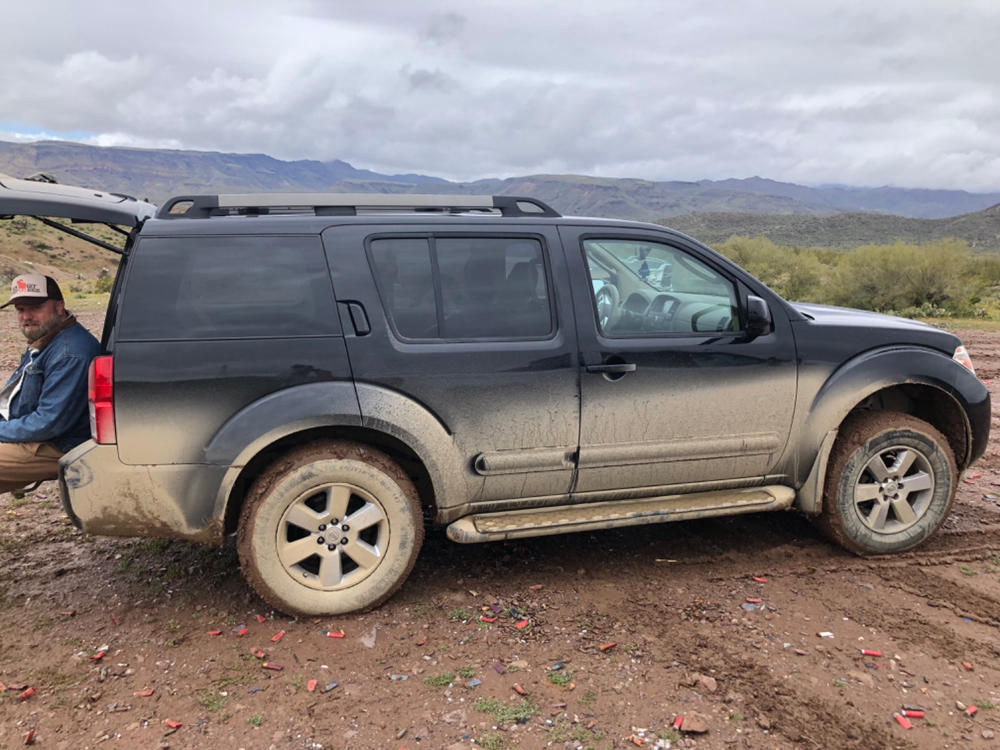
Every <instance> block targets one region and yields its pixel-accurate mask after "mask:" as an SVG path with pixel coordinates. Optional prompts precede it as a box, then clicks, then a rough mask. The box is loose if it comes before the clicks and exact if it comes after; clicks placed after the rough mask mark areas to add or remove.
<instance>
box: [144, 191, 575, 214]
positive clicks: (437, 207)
mask: <svg viewBox="0 0 1000 750" xmlns="http://www.w3.org/2000/svg"><path fill="white" fill-rule="evenodd" d="M303 211H311V212H312V213H314V214H315V215H316V216H356V215H357V214H358V212H359V211H360V212H380V211H418V212H424V211H435V212H442V213H467V212H470V211H472V212H475V211H483V212H490V213H492V212H494V211H499V212H500V214H501V215H502V216H508V217H539V216H547V217H558V216H559V213H557V212H556V211H555V210H554V209H553V208H552V207H551V206H549V205H548V204H546V203H543V202H542V201H540V200H538V199H537V198H523V197H518V196H513V195H421V194H418V193H392V194H389V193H228V194H220V195H179V196H176V197H174V198H171V199H169V200H168V201H166V203H164V204H163V206H162V207H161V208H160V211H159V213H157V215H156V216H157V218H159V219H207V218H208V217H210V216H231V215H243V216H257V215H261V214H271V213H298V212H303Z"/></svg>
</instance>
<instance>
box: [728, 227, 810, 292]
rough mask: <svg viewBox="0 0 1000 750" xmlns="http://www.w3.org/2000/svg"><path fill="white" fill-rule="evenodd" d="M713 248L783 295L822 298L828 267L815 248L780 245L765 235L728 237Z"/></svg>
mask: <svg viewBox="0 0 1000 750" xmlns="http://www.w3.org/2000/svg"><path fill="white" fill-rule="evenodd" d="M716 249H717V250H718V251H719V252H721V253H722V254H723V255H725V256H726V257H728V258H730V259H731V260H733V261H734V262H736V263H738V264H739V265H741V266H742V267H743V268H745V269H746V270H747V271H749V272H750V273H752V274H753V275H754V276H756V277H757V278H758V279H760V280H761V281H763V282H764V283H765V284H767V285H768V286H769V287H770V288H771V289H773V290H774V291H776V292H777V293H778V294H780V295H781V296H782V297H784V298H785V299H789V300H796V301H802V302H820V301H822V296H823V287H824V281H825V279H826V277H827V276H828V275H829V268H828V267H827V266H825V265H824V264H823V263H821V262H820V260H819V257H818V255H817V252H816V251H813V250H801V249H799V248H790V247H783V246H782V245H776V244H775V243H773V242H771V241H770V240H769V239H767V238H765V237H753V238H751V237H730V238H729V239H728V240H726V241H725V242H724V243H722V244H721V245H718V246H717V247H716Z"/></svg>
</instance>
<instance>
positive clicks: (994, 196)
mask: <svg viewBox="0 0 1000 750" xmlns="http://www.w3.org/2000/svg"><path fill="white" fill-rule="evenodd" d="M36 172H46V173H48V174H51V175H53V176H54V177H55V178H56V179H57V180H58V181H59V182H64V183H70V184H76V185H83V186H86V187H92V188H98V189H102V190H109V191H115V192H121V193H127V194H129V195H134V196H136V197H140V198H148V199H150V200H152V201H153V202H154V203H158V202H162V201H163V200H165V199H166V198H168V197H170V196H172V195H181V194H198V193H219V192H255V191H275V190H277V191H329V192H356V191H357V192H362V191H364V192H367V191H371V192H388V193H396V192H424V193H426V192H434V193H460V194H470V193H480V194H483V193H485V194H500V195H529V196H533V197H536V198H540V199H542V200H544V201H546V202H548V203H550V204H551V205H552V206H553V207H554V208H555V209H556V210H557V211H559V212H560V213H562V214H564V215H588V216H608V217H618V218H623V219H639V220H644V221H654V220H657V219H661V218H663V217H672V216H682V215H686V214H695V213H705V212H713V213H718V212H723V213H728V212H738V213H740V214H780V215H786V216H829V215H832V214H838V213H843V212H857V211H874V212H882V213H886V212H890V213H894V214H898V215H901V216H907V217H913V218H943V217H948V216H957V215H959V214H966V213H969V212H973V211H980V210H982V209H984V208H987V207H989V206H992V205H994V204H997V203H1000V193H969V192H966V191H962V190H916V189H908V188H890V187H882V188H853V187H843V186H832V187H807V186H804V185H795V184H791V183H785V182H776V181H774V180H767V179H763V178H760V177H752V178H748V179H730V180H716V181H712V180H702V181H698V182H677V181H668V182H654V181H650V180H638V179H614V178H602V177H586V176H581V175H531V176H525V177H511V178H508V179H503V180H501V179H485V180H477V181H475V182H449V181H447V180H443V179H440V178H437V177H429V176H426V175H417V174H396V175H386V174H379V173H377V172H372V171H370V170H366V169H356V168H355V167H353V166H352V165H351V164H348V163H347V162H345V161H339V160H336V161H330V162H320V161H312V160H302V161H282V160H280V159H275V158H273V157H270V156H266V155H264V154H224V153H218V152H205V151H180V150H170V149H139V148H100V147H96V146H85V145H82V144H79V143H70V142H65V141H42V142H36V143H8V142H3V141H0V173H5V174H9V175H12V176H15V177H26V176H29V175H31V174H34V173H36Z"/></svg>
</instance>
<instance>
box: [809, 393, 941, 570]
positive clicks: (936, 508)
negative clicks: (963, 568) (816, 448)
mask: <svg viewBox="0 0 1000 750" xmlns="http://www.w3.org/2000/svg"><path fill="white" fill-rule="evenodd" d="M957 479H958V470H957V468H956V466H955V456H954V453H953V452H952V450H951V446H950V445H949V444H948V441H947V440H946V439H945V438H944V436H943V435H942V434H941V433H940V432H938V431H937V430H936V429H934V428H933V427H932V426H931V425H929V424H927V423H926V422H924V421H923V420H920V419H917V418H916V417H911V416H910V415H908V414H902V413H899V412H868V413H864V414H859V415H856V416H852V417H849V418H848V419H847V420H845V421H844V424H843V425H841V428H840V434H839V437H838V438H837V442H836V444H835V445H834V447H833V453H832V454H831V456H830V461H829V464H828V469H827V476H826V488H825V491H824V494H823V514H822V515H821V516H820V518H819V519H818V521H817V525H818V526H819V527H820V529H822V531H823V532H824V533H825V534H826V535H827V536H828V537H829V538H830V539H832V540H833V541H835V542H837V543H838V544H840V545H842V546H844V547H846V548H847V549H849V550H851V551H852V552H855V553H857V554H859V555H876V554H885V553H891V552H902V551H903V550H907V549H910V548H912V547H916V546H917V545H918V544H920V543H921V542H923V541H925V540H926V539H927V538H928V537H930V536H931V535H932V534H933V533H934V532H935V531H936V530H937V528H938V527H939V526H940V525H941V523H942V522H943V521H944V519H945V518H946V517H947V516H948V512H949V510H950V509H951V502H952V499H953V498H954V496H955V489H956V484H957Z"/></svg>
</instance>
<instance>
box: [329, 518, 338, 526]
mask: <svg viewBox="0 0 1000 750" xmlns="http://www.w3.org/2000/svg"><path fill="white" fill-rule="evenodd" d="M330 525H331V526H336V525H337V519H336V518H331V519H330Z"/></svg>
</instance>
